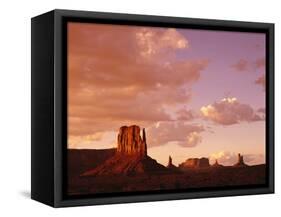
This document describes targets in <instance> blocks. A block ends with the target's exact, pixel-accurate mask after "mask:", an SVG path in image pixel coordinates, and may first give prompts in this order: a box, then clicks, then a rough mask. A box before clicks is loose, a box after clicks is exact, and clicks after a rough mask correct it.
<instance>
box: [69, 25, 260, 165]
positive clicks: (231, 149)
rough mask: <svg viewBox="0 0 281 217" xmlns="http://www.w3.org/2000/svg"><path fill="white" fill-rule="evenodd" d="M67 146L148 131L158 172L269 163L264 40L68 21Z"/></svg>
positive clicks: (111, 143)
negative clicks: (122, 131)
mask: <svg viewBox="0 0 281 217" xmlns="http://www.w3.org/2000/svg"><path fill="white" fill-rule="evenodd" d="M67 28H68V31H67V32H68V33H67V37H68V42H67V43H68V48H67V50H68V53H67V62H68V63H67V64H68V65H67V71H68V148H76V149H104V148H112V147H117V142H116V138H117V133H118V130H119V128H120V127H121V126H124V125H126V126H129V125H139V126H140V127H141V128H145V129H146V133H147V145H148V155H149V156H151V157H152V158H154V159H156V160H157V161H158V162H159V163H162V164H164V165H166V164H167V162H168V157H169V155H170V156H171V157H172V159H173V163H174V164H175V165H178V164H179V163H181V162H183V161H185V160H186V159H187V158H191V157H209V159H210V162H211V163H213V162H214V160H215V159H217V160H218V161H219V163H221V164H224V165H232V164H234V163H235V162H236V161H237V154H238V153H241V154H243V155H244V160H245V162H246V163H248V164H250V165H253V164H260V163H264V162H265V34H263V33H246V32H227V31H214V30H195V29H174V28H158V27H145V26H126V25H111V24H93V23H75V22H70V23H68V27H67Z"/></svg>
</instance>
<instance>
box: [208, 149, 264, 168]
mask: <svg viewBox="0 0 281 217" xmlns="http://www.w3.org/2000/svg"><path fill="white" fill-rule="evenodd" d="M242 155H243V158H244V162H245V163H246V164H248V165H256V164H263V163H265V156H264V154H243V153H242ZM209 158H210V161H211V163H214V162H215V160H218V163H220V164H222V165H224V166H232V165H234V164H235V163H237V161H238V153H235V152H229V151H219V152H216V153H212V154H211V155H210V156H209Z"/></svg>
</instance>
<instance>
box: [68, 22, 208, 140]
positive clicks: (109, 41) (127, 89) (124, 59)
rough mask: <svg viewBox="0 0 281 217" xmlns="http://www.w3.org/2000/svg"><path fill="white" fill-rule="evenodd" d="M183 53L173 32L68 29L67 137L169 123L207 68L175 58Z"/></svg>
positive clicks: (186, 44) (94, 27)
mask: <svg viewBox="0 0 281 217" xmlns="http://www.w3.org/2000/svg"><path fill="white" fill-rule="evenodd" d="M188 47H189V41H188V40H187V39H186V37H184V36H183V35H182V34H181V33H180V32H178V31H177V30H176V29H167V28H149V27H145V28H144V27H127V26H123V25H120V26H118V25H114V26H112V25H103V24H80V23H70V24H68V87H69V89H68V103H69V104H68V109H69V110H68V112H69V124H68V125H69V133H70V134H75V135H88V134H93V133H96V132H102V131H104V130H116V129H118V128H119V127H120V126H121V125H131V124H138V125H141V126H145V127H146V126H150V125H152V124H154V123H156V122H157V121H171V120H174V116H176V114H175V115H172V114H171V111H172V113H176V112H177V110H178V108H180V107H182V106H183V105H186V104H187V103H188V102H189V101H190V98H191V94H192V93H191V87H192V85H193V84H194V83H195V82H197V81H198V80H199V79H200V74H201V73H202V71H203V70H204V69H205V68H206V67H207V66H208V60H206V59H187V60H178V59H177V58H175V55H176V52H177V51H179V50H184V49H188ZM167 107H169V109H168V110H169V111H167ZM180 115H182V116H185V118H189V117H188V115H189V114H186V113H185V114H184V113H183V112H182V113H181V114H180Z"/></svg>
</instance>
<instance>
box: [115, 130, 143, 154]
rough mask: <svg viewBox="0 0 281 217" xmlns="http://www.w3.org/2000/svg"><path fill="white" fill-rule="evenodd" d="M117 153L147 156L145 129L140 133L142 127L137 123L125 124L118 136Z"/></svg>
mask: <svg viewBox="0 0 281 217" xmlns="http://www.w3.org/2000/svg"><path fill="white" fill-rule="evenodd" d="M117 153H118V154H125V155H138V156H143V157H145V156H147V144H146V135H145V129H143V130H142V137H141V134H140V127H139V126H136V125H132V126H129V127H127V126H123V127H120V129H119V134H118V137H117Z"/></svg>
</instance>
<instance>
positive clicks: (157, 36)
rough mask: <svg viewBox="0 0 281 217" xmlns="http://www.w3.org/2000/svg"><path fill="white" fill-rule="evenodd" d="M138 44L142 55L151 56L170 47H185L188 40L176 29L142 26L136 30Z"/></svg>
mask: <svg viewBox="0 0 281 217" xmlns="http://www.w3.org/2000/svg"><path fill="white" fill-rule="evenodd" d="M136 39H137V44H138V46H139V47H140V55H141V56H142V57H145V58H150V57H152V56H154V55H158V54H159V53H161V52H165V51H167V50H168V51H169V50H170V49H183V48H187V47H188V41H187V39H186V38H185V37H183V36H182V35H181V34H180V33H178V32H177V31H176V30H175V29H166V30H161V29H158V30H156V31H155V30H153V29H151V28H140V29H139V30H138V31H137V32H136Z"/></svg>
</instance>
